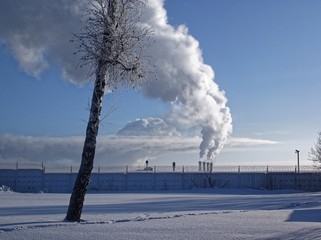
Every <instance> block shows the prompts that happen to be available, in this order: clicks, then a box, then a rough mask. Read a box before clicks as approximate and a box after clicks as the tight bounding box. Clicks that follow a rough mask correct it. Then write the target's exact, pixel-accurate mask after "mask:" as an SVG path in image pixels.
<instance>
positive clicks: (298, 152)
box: [295, 149, 300, 173]
mask: <svg viewBox="0 0 321 240" xmlns="http://www.w3.org/2000/svg"><path fill="white" fill-rule="evenodd" d="M295 153H296V155H297V158H298V173H300V151H299V150H297V149H296V150H295Z"/></svg>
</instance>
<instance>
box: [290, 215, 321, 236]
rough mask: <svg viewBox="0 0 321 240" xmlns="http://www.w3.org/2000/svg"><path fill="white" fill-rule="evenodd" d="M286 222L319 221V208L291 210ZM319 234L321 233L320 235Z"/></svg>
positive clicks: (320, 220)
mask: <svg viewBox="0 0 321 240" xmlns="http://www.w3.org/2000/svg"><path fill="white" fill-rule="evenodd" d="M286 221H287V222H321V209H300V210H293V212H292V214H291V215H290V216H289V218H288V219H287V220H286ZM320 236H321V235H320Z"/></svg>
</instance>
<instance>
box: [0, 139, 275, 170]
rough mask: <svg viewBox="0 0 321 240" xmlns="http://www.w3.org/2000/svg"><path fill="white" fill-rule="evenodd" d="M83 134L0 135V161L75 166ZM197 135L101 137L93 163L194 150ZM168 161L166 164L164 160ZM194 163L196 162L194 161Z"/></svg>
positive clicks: (236, 143) (254, 142)
mask: <svg viewBox="0 0 321 240" xmlns="http://www.w3.org/2000/svg"><path fill="white" fill-rule="evenodd" d="M83 141H84V137H30V136H17V135H2V136H0V162H17V161H18V162H19V161H20V162H31V163H40V162H44V163H45V164H46V165H71V164H73V165H78V164H80V157H81V151H82V147H83ZM199 141H200V137H186V136H160V135H156V136H152V135H149V136H117V135H115V136H101V137H99V138H98V141H97V149H96V157H95V164H98V165H104V166H124V165H135V164H137V163H139V162H142V161H144V160H146V159H151V158H155V157H157V156H159V155H161V154H165V153H171V152H172V153H173V152H180V153H184V152H186V153H187V152H197V149H198V145H199ZM266 144H269V145H270V144H277V142H273V141H269V140H262V139H250V138H236V139H231V141H230V142H229V144H228V146H227V148H233V147H247V146H261V145H266ZM165 164H168V163H165ZM195 164H196V162H195Z"/></svg>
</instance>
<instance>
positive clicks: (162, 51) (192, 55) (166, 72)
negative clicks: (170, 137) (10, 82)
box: [0, 0, 232, 159]
mask: <svg viewBox="0 0 321 240" xmlns="http://www.w3.org/2000/svg"><path fill="white" fill-rule="evenodd" d="M87 4H88V1H87V0H54V1H53V0H28V1H26V2H24V1H21V0H1V1H0V44H3V45H4V46H6V47H7V48H8V49H10V51H11V52H12V54H13V56H14V57H15V59H16V60H17V61H18V63H19V65H20V68H21V70H23V71H24V72H26V73H27V74H29V75H32V76H35V77H38V78H39V77H40V76H41V74H42V73H43V72H44V71H45V70H46V69H47V68H48V67H49V66H50V65H52V64H55V65H58V66H60V67H61V70H62V78H63V79H65V80H68V81H71V82H73V83H77V84H79V83H83V82H84V81H86V77H87V75H86V70H85V69H80V68H76V66H77V64H78V63H79V56H77V55H74V54H73V52H75V49H74V47H75V46H74V45H72V44H71V43H70V42H69V40H70V39H71V38H72V33H78V32H80V27H81V25H80V24H81V23H80V16H81V14H82V10H84V9H85V8H86V6H87ZM143 21H144V25H145V26H150V27H152V28H153V30H154V33H155V35H154V37H155V44H154V45H153V46H152V48H151V49H150V54H149V55H150V61H151V63H152V64H153V65H155V71H156V72H155V74H156V75H157V80H155V81H150V82H149V84H147V85H146V86H144V87H143V88H142V91H143V93H144V94H145V95H146V96H147V97H150V98H159V99H161V100H163V101H164V102H168V103H171V104H172V105H171V106H172V108H171V110H170V111H169V112H168V114H167V115H166V117H165V119H164V120H165V121H166V122H167V124H171V125H174V126H175V127H177V128H180V129H181V128H190V127H194V128H195V127H197V126H198V127H200V129H201V135H202V142H201V144H200V157H201V158H204V157H205V156H206V157H207V158H208V159H212V158H213V157H214V156H215V155H216V154H217V153H218V152H219V151H220V149H221V148H222V147H223V145H224V143H225V142H226V139H227V137H228V135H229V134H230V133H231V131H232V118H231V114H230V110H229V108H228V107H227V106H226V104H227V99H226V97H225V94H224V92H223V91H220V89H219V87H218V85H217V84H216V83H215V82H214V71H213V69H212V68H211V67H210V66H209V65H206V64H205V63H204V61H203V58H202V52H201V50H200V47H199V42H198V41H197V40H196V39H195V38H194V37H192V36H191V35H190V34H189V33H188V29H187V27H186V26H184V25H181V26H178V27H173V26H171V25H170V24H169V23H168V19H167V13H166V10H165V9H164V1H163V0H148V1H147V5H146V11H145V14H144V16H143Z"/></svg>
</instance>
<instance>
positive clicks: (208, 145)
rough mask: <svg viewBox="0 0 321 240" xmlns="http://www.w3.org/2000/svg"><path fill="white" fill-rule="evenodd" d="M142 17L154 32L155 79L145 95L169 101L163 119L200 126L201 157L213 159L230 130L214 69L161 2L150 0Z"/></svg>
mask: <svg viewBox="0 0 321 240" xmlns="http://www.w3.org/2000/svg"><path fill="white" fill-rule="evenodd" d="M147 8H148V11H146V12H147V14H146V16H145V21H146V23H147V24H149V25H150V26H152V27H153V29H154V31H155V37H156V43H155V45H154V47H153V49H152V54H151V58H152V62H153V63H154V64H155V65H156V71H157V76H158V80H157V81H153V82H151V83H150V84H149V85H146V86H145V87H144V89H143V91H144V93H145V95H146V96H148V97H152V98H160V99H162V100H163V101H165V102H171V103H172V109H171V111H170V112H169V114H168V115H167V118H166V120H167V121H168V122H169V123H172V124H175V125H176V126H183V127H195V126H200V127H201V128H202V130H201V134H202V143H201V145H200V157H201V158H203V157H204V156H205V155H206V156H207V158H208V159H212V158H213V157H214V156H215V155H216V154H217V153H218V152H219V151H220V149H221V148H222V147H223V145H224V143H225V141H226V139H227V137H228V135H229V134H230V133H231V131H232V118H231V114H230V110H229V108H228V107H226V102H227V99H226V97H225V96H224V92H222V91H220V90H219V87H218V85H217V84H216V83H215V82H214V71H213V69H212V68H211V67H210V66H209V65H206V64H204V62H203V59H202V53H201V50H200V48H199V43H198V41H197V40H196V39H195V38H193V37H192V36H191V35H189V34H188V30H187V28H186V27H185V26H183V25H181V26H178V27H177V28H174V27H172V26H171V25H169V24H168V20H167V15H166V11H165V9H164V7H163V1H160V0H149V1H148V6H147Z"/></svg>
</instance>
